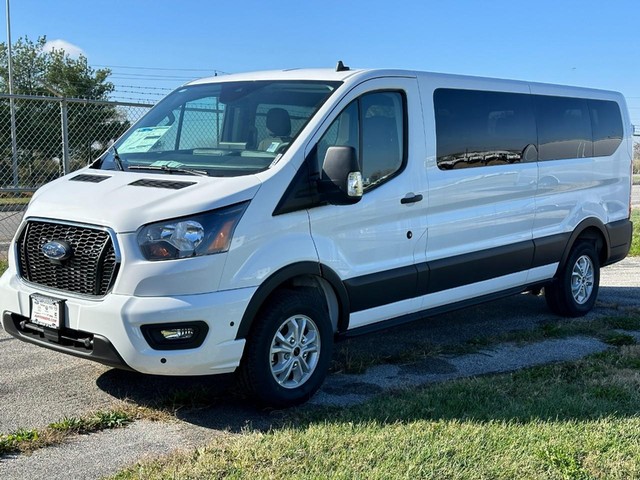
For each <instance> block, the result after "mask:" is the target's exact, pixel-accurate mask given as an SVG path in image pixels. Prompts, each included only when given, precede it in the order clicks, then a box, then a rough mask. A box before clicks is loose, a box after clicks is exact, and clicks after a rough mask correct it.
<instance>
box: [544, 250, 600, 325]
mask: <svg viewBox="0 0 640 480" xmlns="http://www.w3.org/2000/svg"><path fill="white" fill-rule="evenodd" d="M599 285H600V262H599V259H598V252H597V251H596V249H595V247H594V246H593V245H592V244H591V243H587V242H580V243H577V244H576V245H575V246H574V247H573V248H572V250H571V253H570V254H569V257H568V258H567V262H566V263H565V265H564V267H563V269H562V270H561V271H560V272H558V274H557V275H556V278H554V279H553V281H552V282H551V283H550V284H548V285H546V286H545V289H544V290H545V298H546V300H547V305H548V306H549V308H550V309H551V311H553V312H554V313H556V314H558V315H562V316H566V317H581V316H583V315H586V314H587V313H588V312H589V311H590V310H591V309H592V308H593V306H594V305H595V302H596V298H597V297H598V288H599Z"/></svg>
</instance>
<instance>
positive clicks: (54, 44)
mask: <svg viewBox="0 0 640 480" xmlns="http://www.w3.org/2000/svg"><path fill="white" fill-rule="evenodd" d="M54 49H55V50H64V51H65V53H66V54H67V55H69V56H70V57H72V58H78V57H79V56H80V55H84V56H86V54H85V53H84V50H82V49H81V48H80V47H79V46H77V45H74V44H73V43H70V42H67V41H66V40H62V39H60V38H59V39H57V40H49V41H48V42H47V43H45V44H44V50H45V51H51V50H54Z"/></svg>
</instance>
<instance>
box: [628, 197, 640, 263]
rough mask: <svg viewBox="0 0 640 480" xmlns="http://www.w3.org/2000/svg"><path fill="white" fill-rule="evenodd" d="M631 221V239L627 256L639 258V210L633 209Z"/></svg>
mask: <svg viewBox="0 0 640 480" xmlns="http://www.w3.org/2000/svg"><path fill="white" fill-rule="evenodd" d="M631 221H632V222H633V239H632V240H631V249H630V250H629V256H631V257H638V256H640V209H638V208H635V209H633V210H632V211H631Z"/></svg>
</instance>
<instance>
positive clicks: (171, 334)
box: [160, 327, 196, 340]
mask: <svg viewBox="0 0 640 480" xmlns="http://www.w3.org/2000/svg"><path fill="white" fill-rule="evenodd" d="M160 334H161V335H162V336H163V337H164V338H165V340H186V339H189V338H192V337H193V336H194V335H195V334H196V330H195V329H194V328H193V327H189V328H167V329H166V330H160Z"/></svg>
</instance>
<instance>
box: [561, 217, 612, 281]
mask: <svg viewBox="0 0 640 480" xmlns="http://www.w3.org/2000/svg"><path fill="white" fill-rule="evenodd" d="M589 228H595V229H596V230H598V231H599V232H600V234H601V235H602V238H603V239H604V243H603V245H602V252H601V254H600V263H601V264H603V263H604V262H605V260H606V259H607V258H609V254H610V248H611V247H610V243H611V242H610V240H609V233H608V231H607V227H606V226H605V224H604V223H602V222H601V221H600V220H599V219H598V218H595V217H590V218H585V219H584V220H582V221H581V222H580V223H579V224H578V225H577V226H576V228H574V229H573V232H572V233H571V236H570V237H569V240H568V241H567V245H566V246H565V249H564V252H562V257H560V263H559V265H558V271H560V269H561V268H562V267H563V266H564V265H565V263H566V262H567V258H568V257H569V254H570V253H571V249H572V248H573V246H574V245H575V243H576V241H577V240H578V238H580V236H581V235H582V234H583V233H584V232H585V231H586V230H587V229H589Z"/></svg>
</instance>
